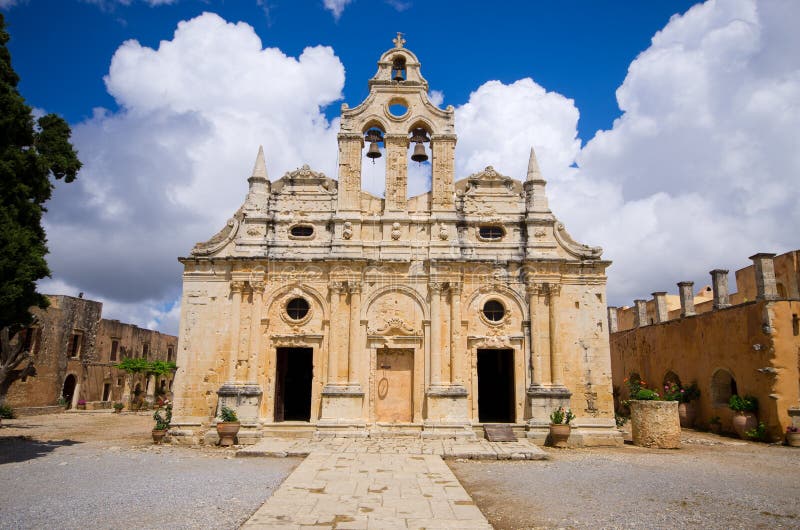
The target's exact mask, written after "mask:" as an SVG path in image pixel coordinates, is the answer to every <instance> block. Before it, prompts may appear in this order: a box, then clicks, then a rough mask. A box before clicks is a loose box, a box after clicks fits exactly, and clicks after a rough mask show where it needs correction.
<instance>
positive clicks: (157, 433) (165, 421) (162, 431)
mask: <svg viewBox="0 0 800 530" xmlns="http://www.w3.org/2000/svg"><path fill="white" fill-rule="evenodd" d="M161 412H162V410H161V409H158V410H156V411H155V412H154V413H153V419H154V420H156V425H155V427H153V432H152V434H153V443H156V444H159V443H161V441H162V440H163V439H164V437H165V436H166V435H167V431H168V430H169V424H170V422H171V421H172V405H171V404H169V403H168V404H167V406H166V407H164V415H162V414H161Z"/></svg>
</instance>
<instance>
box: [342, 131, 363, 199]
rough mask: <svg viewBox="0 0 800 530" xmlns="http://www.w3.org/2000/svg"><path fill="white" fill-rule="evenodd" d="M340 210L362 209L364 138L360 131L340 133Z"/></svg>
mask: <svg viewBox="0 0 800 530" xmlns="http://www.w3.org/2000/svg"><path fill="white" fill-rule="evenodd" d="M337 138H338V140H339V211H348V210H349V211H355V210H359V209H360V206H361V204H360V200H361V150H362V149H363V147H364V138H363V137H362V136H361V134H359V133H339V134H338V135H337Z"/></svg>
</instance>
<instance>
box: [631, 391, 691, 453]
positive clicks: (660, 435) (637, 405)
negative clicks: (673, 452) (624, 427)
mask: <svg viewBox="0 0 800 530" xmlns="http://www.w3.org/2000/svg"><path fill="white" fill-rule="evenodd" d="M630 407H631V434H632V436H633V443H634V445H639V446H641V447H657V448H659V449H677V448H678V447H680V446H681V424H680V420H679V419H678V402H677V401H640V400H631V402H630Z"/></svg>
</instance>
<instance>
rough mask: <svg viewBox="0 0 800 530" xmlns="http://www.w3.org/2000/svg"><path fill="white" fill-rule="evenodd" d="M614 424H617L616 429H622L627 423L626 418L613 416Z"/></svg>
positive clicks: (617, 415)
mask: <svg viewBox="0 0 800 530" xmlns="http://www.w3.org/2000/svg"><path fill="white" fill-rule="evenodd" d="M614 423H616V424H617V427H622V426H623V425H625V424H626V423H628V418H626V417H625V416H622V415H621V414H614Z"/></svg>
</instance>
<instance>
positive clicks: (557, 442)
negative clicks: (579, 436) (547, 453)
mask: <svg viewBox="0 0 800 530" xmlns="http://www.w3.org/2000/svg"><path fill="white" fill-rule="evenodd" d="M570 431H572V427H571V426H570V424H569V423H551V424H550V445H552V446H553V447H561V448H564V447H566V446H567V440H569V433H570Z"/></svg>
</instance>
